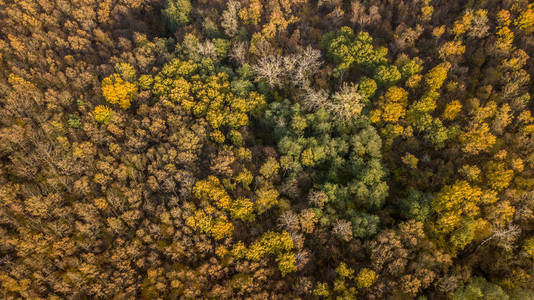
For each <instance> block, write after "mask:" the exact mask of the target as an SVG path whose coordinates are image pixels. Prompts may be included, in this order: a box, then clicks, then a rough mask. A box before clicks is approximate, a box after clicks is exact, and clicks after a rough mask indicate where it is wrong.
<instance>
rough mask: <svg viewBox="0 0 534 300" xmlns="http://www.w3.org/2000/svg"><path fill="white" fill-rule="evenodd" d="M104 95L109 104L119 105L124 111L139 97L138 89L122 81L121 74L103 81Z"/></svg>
mask: <svg viewBox="0 0 534 300" xmlns="http://www.w3.org/2000/svg"><path fill="white" fill-rule="evenodd" d="M130 75H131V74H130ZM134 76H135V75H134ZM102 94H103V95H104V99H106V102H108V103H109V104H118V105H119V106H120V107H121V108H122V109H128V108H129V107H130V105H131V101H132V100H133V98H134V97H135V96H136V95H137V87H136V86H135V85H134V84H133V83H131V82H128V81H125V80H124V79H122V77H121V76H120V75H119V74H113V75H111V76H109V77H106V78H104V80H102Z"/></svg>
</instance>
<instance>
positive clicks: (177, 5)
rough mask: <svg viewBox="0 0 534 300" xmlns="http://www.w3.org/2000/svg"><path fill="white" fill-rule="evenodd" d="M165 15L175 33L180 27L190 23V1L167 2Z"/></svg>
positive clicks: (167, 0)
mask: <svg viewBox="0 0 534 300" xmlns="http://www.w3.org/2000/svg"><path fill="white" fill-rule="evenodd" d="M162 12H163V15H164V16H165V18H167V22H169V26H170V27H171V30H173V31H175V30H176V29H178V28H179V27H180V26H183V25H185V24H187V23H189V14H190V13H191V1H190V0H166V1H165V8H164V9H163V11H162Z"/></svg>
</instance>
